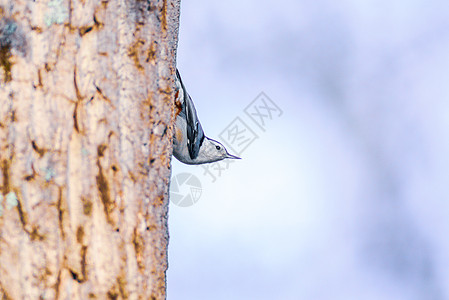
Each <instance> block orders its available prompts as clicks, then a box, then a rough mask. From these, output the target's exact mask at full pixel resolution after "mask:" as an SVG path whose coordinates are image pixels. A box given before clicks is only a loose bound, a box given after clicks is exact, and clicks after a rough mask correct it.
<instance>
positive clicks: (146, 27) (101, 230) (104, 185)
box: [0, 0, 179, 299]
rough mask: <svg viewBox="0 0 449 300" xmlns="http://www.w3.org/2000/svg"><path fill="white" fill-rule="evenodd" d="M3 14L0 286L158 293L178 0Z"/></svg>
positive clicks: (49, 2) (22, 6) (22, 1)
mask: <svg viewBox="0 0 449 300" xmlns="http://www.w3.org/2000/svg"><path fill="white" fill-rule="evenodd" d="M0 13H1V20H0V298H2V299H3V298H5V299H39V298H40V299H90V298H97V299H107V298H111V299H128V298H129V299H164V298H165V271H166V269H167V243H168V230H167V210H168V182H169V177H170V162H171V146H172V131H171V124H172V119H173V100H172V99H173V97H174V89H173V88H174V84H173V74H174V71H175V54H176V53H175V52H176V46H177V30H178V19H179V0H151V1H150V0H148V1H142V0H35V1H29V0H0Z"/></svg>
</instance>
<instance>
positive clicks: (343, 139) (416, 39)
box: [167, 0, 449, 300]
mask: <svg viewBox="0 0 449 300" xmlns="http://www.w3.org/2000/svg"><path fill="white" fill-rule="evenodd" d="M178 67H179V69H180V72H181V74H182V76H183V80H184V83H185V84H186V86H187V89H188V91H189V92H190V94H191V96H192V98H193V100H194V102H195V104H196V107H197V111H198V115H199V118H200V120H201V122H202V124H203V127H204V129H205V132H206V134H207V135H208V136H210V137H212V138H214V139H217V140H219V137H218V136H219V134H220V133H221V132H222V131H223V129H225V128H226V127H227V126H228V124H229V123H230V122H231V121H233V120H234V119H235V118H236V117H240V118H241V119H242V120H243V121H244V122H245V123H246V124H247V125H248V126H250V127H251V128H252V129H253V130H254V132H255V133H256V134H257V135H258V136H259V138H258V139H257V140H256V141H254V143H253V144H251V145H250V146H249V147H248V148H247V149H246V150H245V151H244V152H243V153H242V157H243V159H242V160H241V161H237V162H235V163H233V164H232V165H230V166H229V169H227V170H225V171H223V173H222V175H221V176H220V177H218V178H217V180H216V181H215V182H212V180H211V177H210V176H208V175H204V174H203V173H204V169H202V168H201V167H196V166H186V165H182V164H181V163H179V162H177V161H176V160H175V159H173V175H176V174H179V173H182V172H189V173H192V174H194V175H195V176H197V177H198V178H199V179H200V181H201V183H202V188H203V190H202V195H201V198H200V199H199V201H198V202H197V203H196V204H195V205H194V206H191V207H187V208H181V207H177V206H175V205H173V203H171V204H170V216H169V225H170V245H169V270H168V272H167V275H168V299H169V300H178V299H179V300H189V299H195V300H202V299H204V300H210V299H213V300H216V299H218V300H219V299H227V300H228V299H233V300H234V299H237V300H239V299H242V300H243V299H262V300H263V299H314V300H320V299H323V300H338V299H344V300H347V299H364V300H365V299H373V300H378V299H382V300H390V299H391V300H397V299H401V300H440V299H441V300H444V299H449V284H448V282H449V240H448V238H447V236H448V231H449V191H448V189H449V188H448V181H449V155H448V154H449V84H448V82H449V71H448V70H449V10H448V9H447V2H446V1H443V0H441V1H437V0H432V1H424V0H409V1H394V2H391V1H386V0H381V1H379V0H377V1H374V0H373V1H355V0H352V1H340V2H335V1H330V0H319V1H287V0H285V1H281V2H276V3H274V2H272V1H253V0H251V1H245V2H240V1H234V0H233V1H226V2H224V1H208V2H206V1H199V0H191V1H184V2H183V3H182V7H181V28H180V36H179V48H178ZM262 91H263V92H265V93H266V94H267V95H268V96H269V97H270V98H271V99H272V100H273V101H274V102H275V103H276V104H277V105H278V106H279V107H280V108H281V109H282V110H283V114H282V116H281V117H279V118H274V119H273V120H272V121H271V122H269V123H267V126H266V131H265V132H264V131H262V130H260V129H259V128H258V127H257V126H256V125H255V124H254V123H252V121H251V120H250V119H249V118H248V117H247V116H246V115H245V113H244V108H245V107H246V106H247V105H248V104H249V103H250V102H251V101H253V99H254V98H255V97H256V96H257V95H258V94H259V93H260V92H262Z"/></svg>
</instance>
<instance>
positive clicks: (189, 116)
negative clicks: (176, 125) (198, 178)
mask: <svg viewBox="0 0 449 300" xmlns="http://www.w3.org/2000/svg"><path fill="white" fill-rule="evenodd" d="M176 76H178V78H179V82H180V83H181V87H182V89H183V93H184V103H183V107H182V110H183V111H182V113H184V114H185V116H186V121H187V122H186V123H187V148H188V149H189V155H190V158H191V159H195V158H197V157H198V153H199V152H200V148H201V145H202V143H203V140H204V131H203V128H202V127H201V123H200V121H199V119H198V116H197V115H196V109H195V106H194V104H193V101H192V98H190V95H189V94H188V93H187V90H186V88H185V86H184V84H183V83H182V80H181V75H180V74H179V71H178V70H177V69H176Z"/></svg>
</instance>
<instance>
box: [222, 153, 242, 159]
mask: <svg viewBox="0 0 449 300" xmlns="http://www.w3.org/2000/svg"><path fill="white" fill-rule="evenodd" d="M227 154H228V156H226V158H232V159H241V158H240V157H237V156H235V155H231V154H229V153H227Z"/></svg>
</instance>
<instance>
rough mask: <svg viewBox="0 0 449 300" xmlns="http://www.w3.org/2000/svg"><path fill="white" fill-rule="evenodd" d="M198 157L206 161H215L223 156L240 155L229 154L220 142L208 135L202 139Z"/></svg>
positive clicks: (223, 157) (233, 157)
mask: <svg viewBox="0 0 449 300" xmlns="http://www.w3.org/2000/svg"><path fill="white" fill-rule="evenodd" d="M198 158H199V159H201V160H204V161H206V162H215V161H219V160H223V159H225V158H231V159H240V157H237V156H235V155H232V154H229V153H228V151H227V150H226V148H225V146H223V145H222V144H221V143H219V142H217V141H215V140H213V139H210V138H208V137H206V138H205V139H204V142H203V145H202V146H201V151H200V153H199V155H198Z"/></svg>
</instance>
